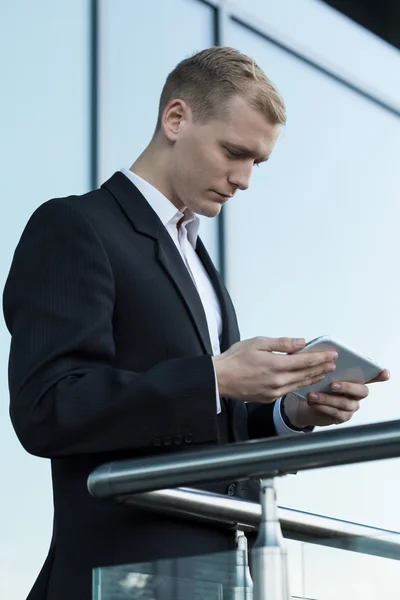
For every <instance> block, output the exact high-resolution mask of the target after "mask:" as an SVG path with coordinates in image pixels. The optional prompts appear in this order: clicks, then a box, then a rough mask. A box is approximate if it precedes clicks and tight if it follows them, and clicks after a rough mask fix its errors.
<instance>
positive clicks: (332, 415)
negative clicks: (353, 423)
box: [312, 401, 360, 425]
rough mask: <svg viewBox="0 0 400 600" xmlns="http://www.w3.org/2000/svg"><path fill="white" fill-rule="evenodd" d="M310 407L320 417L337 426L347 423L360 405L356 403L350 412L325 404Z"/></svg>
mask: <svg viewBox="0 0 400 600" xmlns="http://www.w3.org/2000/svg"><path fill="white" fill-rule="evenodd" d="M353 402H356V401H353ZM312 407H313V408H314V410H315V411H316V413H319V414H320V415H323V416H324V417H327V418H328V419H330V420H331V422H332V424H336V425H339V424H341V423H347V421H350V419H351V418H352V416H353V415H354V413H355V412H357V410H358V409H359V408H360V403H359V402H356V405H354V406H352V410H341V409H340V408H336V407H334V406H327V405H326V404H318V405H317V404H313V405H312Z"/></svg>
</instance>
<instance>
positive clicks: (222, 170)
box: [169, 96, 280, 217]
mask: <svg viewBox="0 0 400 600" xmlns="http://www.w3.org/2000/svg"><path fill="white" fill-rule="evenodd" d="M176 125H177V133H176V137H175V139H174V143H173V145H172V147H171V154H170V162H169V185H170V199H171V200H172V201H173V202H174V204H175V205H176V206H177V207H178V208H179V209H182V208H183V207H184V206H186V207H187V208H189V209H190V210H191V211H192V212H195V213H197V214H200V215H205V216H207V217H215V216H216V215H218V214H219V212H220V210H221V206H222V205H223V204H224V203H225V202H227V200H229V198H231V197H232V196H233V195H234V194H235V192H236V191H237V190H238V189H240V190H246V189H247V188H248V187H249V183H250V177H251V173H252V171H253V168H254V166H255V165H258V164H261V163H262V162H264V161H265V160H268V157H269V156H270V154H271V152H272V150H273V148H274V145H275V142H276V140H277V138H278V136H279V133H280V126H279V125H270V124H269V123H268V122H267V120H266V118H265V117H264V115H262V114H261V113H260V112H258V111H256V110H255V109H254V108H253V107H252V106H250V104H249V103H248V102H247V101H246V100H245V99H243V98H242V97H240V96H235V97H234V98H233V99H232V100H231V102H230V104H229V109H228V110H227V111H226V114H224V115H223V116H220V117H218V118H213V119H211V120H210V121H208V122H207V123H205V124H201V123H194V122H193V120H192V118H191V112H190V110H188V111H187V112H186V113H185V116H184V117H183V118H182V120H181V121H180V123H179V125H178V124H177V123H176Z"/></svg>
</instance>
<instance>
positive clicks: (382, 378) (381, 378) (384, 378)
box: [367, 369, 390, 383]
mask: <svg viewBox="0 0 400 600" xmlns="http://www.w3.org/2000/svg"><path fill="white" fill-rule="evenodd" d="M389 379H390V373H389V371H388V370H387V369H384V370H383V371H382V373H380V374H379V375H378V377H375V379H371V381H368V382H367V383H379V382H382V381H389Z"/></svg>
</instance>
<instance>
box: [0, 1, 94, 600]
mask: <svg viewBox="0 0 400 600" xmlns="http://www.w3.org/2000/svg"><path fill="white" fill-rule="evenodd" d="M88 17H89V3H88V1H87V0H57V1H54V0H40V1H39V2H35V1H33V2H32V0H2V1H0V73H1V94H0V136H1V144H0V164H1V166H2V173H3V176H2V179H1V188H2V189H1V204H0V207H1V218H0V239H1V252H0V279H1V282H2V284H1V285H2V287H3V285H4V282H5V279H6V276H7V274H8V271H9V268H10V264H11V260H12V256H13V253H14V250H15V247H16V245H17V242H18V240H19V237H20V235H21V232H22V230H23V228H24V227H25V224H26V222H27V220H28V218H29V217H30V215H31V214H32V212H33V211H34V210H35V209H36V208H37V207H38V206H39V205H40V204H42V203H43V202H45V201H47V200H49V199H50V198H54V197H57V196H66V195H70V194H82V193H84V192H86V191H88V186H89V143H88V136H89V98H88V95H89V84H88V81H89V79H90V78H89V76H88V66H89V39H88V32H89V23H88ZM9 343H10V337H9V334H8V332H7V330H6V328H5V326H4V324H3V325H2V327H1V332H0V362H1V365H2V368H1V379H0V383H1V390H2V392H1V396H2V402H1V405H0V439H1V446H2V449H3V452H1V457H0V470H1V473H2V481H3V493H2V494H1V498H0V514H1V517H0V520H1V523H0V565H1V566H0V598H4V599H6V598H7V599H8V600H14V599H16V598H26V597H27V595H28V593H29V590H30V588H31V587H32V584H33V582H34V581H35V579H36V577H37V575H38V573H39V571H40V569H41V567H42V565H43V560H44V558H45V556H46V554H47V552H48V548H49V543H50V539H51V528H52V512H53V500H52V493H51V476H50V465H49V462H48V461H44V460H38V459H37V458H36V457H32V456H30V455H29V454H28V453H27V452H25V450H24V449H23V448H22V447H21V445H20V443H19V441H18V439H17V437H16V435H15V432H14V430H13V428H12V425H11V422H10V416H9V407H8V400H7V398H8V382H7V362H8V351H9ZM27 489H29V502H28V501H27Z"/></svg>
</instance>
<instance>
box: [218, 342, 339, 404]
mask: <svg viewBox="0 0 400 600" xmlns="http://www.w3.org/2000/svg"><path fill="white" fill-rule="evenodd" d="M305 344H306V342H305V340H304V339H300V340H294V339H292V338H267V337H257V338H253V339H250V340H245V341H243V342H238V343H237V344H234V345H233V346H231V347H230V348H229V350H227V351H226V352H224V353H223V354H220V355H219V356H215V357H213V361H214V365H215V371H216V376H217V381H218V391H219V394H220V396H227V397H229V398H234V399H235V400H242V401H245V402H266V403H270V402H273V401H274V400H276V398H279V397H280V396H284V395H285V394H289V393H290V392H293V391H295V390H298V389H300V388H301V387H304V386H307V385H311V384H313V383H316V382H317V381H321V380H322V379H323V378H324V377H325V374H326V373H329V372H331V371H334V370H335V369H336V365H335V360H336V359H337V356H338V354H337V352H336V351H334V350H329V351H319V352H304V353H300V354H292V353H295V352H297V351H298V350H301V349H302V348H304V346H305ZM276 352H279V353H285V354H275V353H276Z"/></svg>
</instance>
